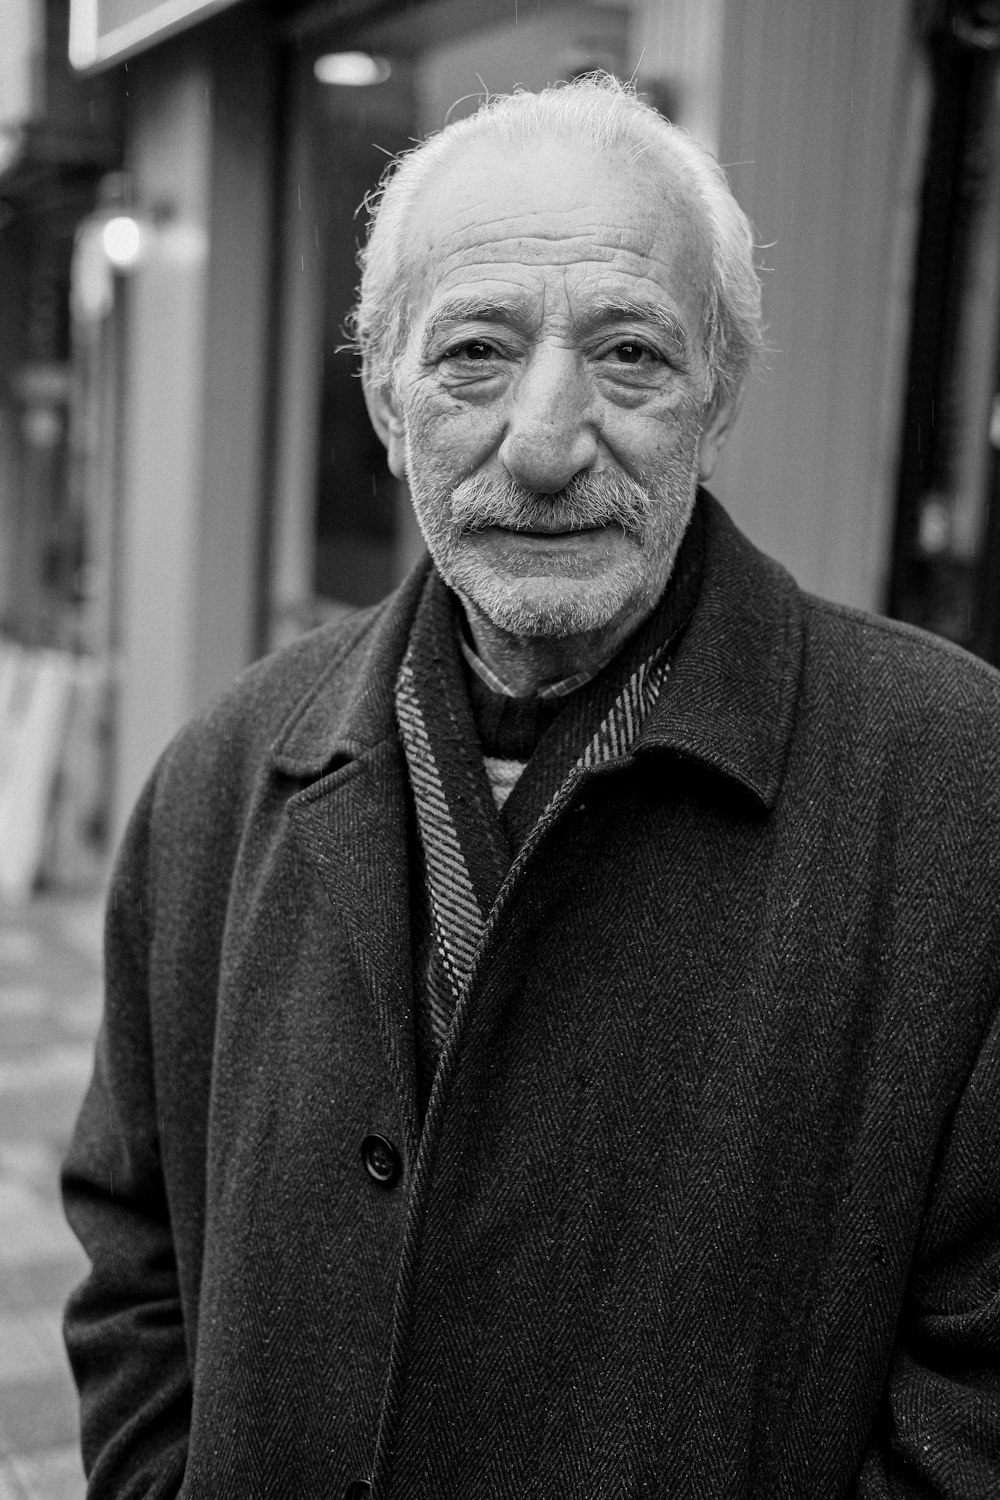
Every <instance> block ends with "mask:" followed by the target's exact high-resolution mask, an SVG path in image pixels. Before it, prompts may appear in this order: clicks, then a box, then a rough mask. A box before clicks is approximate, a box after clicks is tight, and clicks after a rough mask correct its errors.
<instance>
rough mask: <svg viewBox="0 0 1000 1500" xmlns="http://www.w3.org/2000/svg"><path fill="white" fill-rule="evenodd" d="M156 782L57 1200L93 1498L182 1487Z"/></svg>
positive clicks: (127, 874) (182, 1411)
mask: <svg viewBox="0 0 1000 1500" xmlns="http://www.w3.org/2000/svg"><path fill="white" fill-rule="evenodd" d="M152 800H153V784H152V783H151V784H150V786H149V787H147V789H146V792H145V793H144V795H143V798H142V799H141V801H140V803H139V805H138V807H137V808H136V811H135V814H134V815H133V818H132V822H131V824H130V826H129V831H128V833H127V834H126V838H125V841H124V843H123V846H122V851H121V854H120V855H119V859H118V862H117V865H116V870H115V874H114V878H113V881H112V885H111V890H110V894H109V898H108V910H107V917H106V926H105V1007H104V1017H103V1020H102V1024H101V1030H100V1033H99V1036H98V1041H97V1049H96V1058H95V1065H94V1073H93V1078H92V1080H91V1083H90V1087H89V1089H88V1092H87V1095H86V1097H85V1099H84V1103H83V1106H82V1109H81V1112H80V1116H79V1119H78V1121H77V1125H76V1130H75V1133H74V1136H73V1140H72V1143H71V1146H70V1149H69V1153H68V1156H67V1158H66V1161H65V1164H64V1167H63V1177H62V1186H63V1201H64V1205H65V1209H66V1215H67V1218H68V1219H69V1222H70V1225H71V1227H72V1228H73V1230H74V1232H75V1233H76V1235H77V1237H78V1238H79V1240H80V1242H81V1244H82V1245H83V1247H84V1249H85V1250H86V1252H87V1254H88V1256H89V1257H90V1261H91V1269H90V1272H89V1274H88V1276H87V1278H86V1280H85V1281H84V1282H83V1283H82V1285H81V1286H80V1287H79V1288H77V1290H76V1291H75V1292H74V1293H73V1295H72V1297H71V1298H70V1301H69V1304H68V1306H67V1310H66V1318H65V1337H66V1345H67V1350H68V1353H69V1358H70V1363H71V1365H72V1368H73V1374H74V1377H75V1379H76V1382H77V1386H78V1388H79V1392H80V1418H81V1441H82V1447H83V1460H84V1467H85V1469H86V1471H87V1476H88V1480H89V1489H88V1494H91V1495H100V1496H101V1497H102V1500H125V1497H133V1496H140V1495H141V1496H143V1497H144V1500H165V1497H168V1496H175V1495H176V1494H177V1493H178V1491H179V1490H180V1487H181V1484H182V1481H183V1477H184V1467H185V1461H186V1455H187V1442H188V1429H189V1425H190V1410H191V1382H190V1373H189V1361H188V1354H187V1349H186V1345H185V1333H184V1326H183V1318H182V1312H181V1300H180V1295H179V1288H178V1276H177V1263H176V1257H175V1250H174V1243H173V1238H172V1235H171V1226H170V1215H169V1211H168V1205H167V1199H166V1192H165V1188H164V1181H163V1174H162V1172H161V1166H160V1150H159V1142H158V1136H157V1126H156V1120H157V1110H156V1098H155V1089H154V1081H153V1060H152V1047H151V1041H150V1027H149V1014H148V1007H147V970H148V951H149V934H150V928H151V924H152V913H151V909H150V898H149V892H148V890H147V884H148V881H147V867H148V861H147V850H148V837H149V836H148V827H149V814H150V807H151V804H152Z"/></svg>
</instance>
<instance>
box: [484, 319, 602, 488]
mask: <svg viewBox="0 0 1000 1500" xmlns="http://www.w3.org/2000/svg"><path fill="white" fill-rule="evenodd" d="M499 457H500V461H501V463H502V464H503V465H504V467H505V468H506V470H507V472H508V473H509V474H510V476H511V478H512V479H515V480H516V481H517V482H518V483H519V484H521V485H523V486H524V488H525V489H528V490H532V491H534V492H535V493H536V494H541V495H551V494H554V493H555V492H556V490H561V489H562V488H563V486H564V485H566V484H568V483H569V481H570V480H571V479H572V478H573V476H574V475H575V474H579V473H580V472H581V470H585V469H592V468H593V467H594V465H595V464H596V462H597V429H596V424H595V422H594V420H593V411H592V394H591V391H590V389H589V384H588V382H587V379H586V375H585V373H584V371H583V370H581V368H580V364H579V361H578V357H577V355H576V354H575V353H574V352H573V351H572V350H570V349H554V348H547V349H538V350H536V351H535V352H534V353H533V354H532V356H531V358H530V360H529V361H528V363H527V365H526V366H525V367H524V369H523V370H522V371H521V373H520V375H519V378H518V380H517V383H516V385H515V386H514V389H513V392H512V394H511V405H510V409H509V414H508V419H507V430H506V432H505V434H504V438H503V442H502V443H501V445H500V453H499Z"/></svg>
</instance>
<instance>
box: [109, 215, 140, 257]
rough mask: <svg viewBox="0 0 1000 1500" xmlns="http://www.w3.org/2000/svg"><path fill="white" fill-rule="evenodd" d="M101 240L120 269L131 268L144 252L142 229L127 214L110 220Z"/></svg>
mask: <svg viewBox="0 0 1000 1500" xmlns="http://www.w3.org/2000/svg"><path fill="white" fill-rule="evenodd" d="M101 242H102V243H103V245H104V253H105V255H106V256H107V257H108V260H109V261H110V262H111V264H112V265H113V266H117V267H118V269H119V270H120V271H128V270H131V268H132V267H133V266H134V265H135V263H136V261H137V260H138V259H139V256H140V255H141V254H142V230H141V229H140V227H139V224H138V222H137V221H136V220H135V219H133V218H130V217H129V216H128V215H127V214H122V215H120V216H119V217H118V218H116V219H109V220H108V222H107V223H106V224H105V226H104V232H103V234H102V235H101Z"/></svg>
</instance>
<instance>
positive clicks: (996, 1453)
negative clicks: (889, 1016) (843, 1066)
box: [856, 1019, 1000, 1500]
mask: <svg viewBox="0 0 1000 1500" xmlns="http://www.w3.org/2000/svg"><path fill="white" fill-rule="evenodd" d="M856 1494H857V1500H903V1497H906V1500H917V1497H920V1500H992V1497H996V1496H1000V1019H998V1020H996V1021H995V1022H994V1025H993V1028H992V1030H991V1032H990V1033H989V1034H988V1036H987V1039H986V1041H985V1044H984V1045H983V1047H982V1049H981V1051H980V1054H979V1058H978V1062H977V1065H976V1067H975V1069H974V1071H973V1073H972V1075H971V1077H970V1079H969V1081H968V1083H967V1085H966V1088H965V1091H964V1093H963V1095H962V1098H961V1100H960V1103H959V1105H958V1108H957V1110H956V1112H955V1114H954V1117H953V1120H952V1124H951V1128H950V1130H949V1132H948V1136H947V1139H946V1141H945V1143H944V1145H943V1148H942V1150H941V1152H940V1154H939V1161H938V1164H937V1169H936V1172H935V1175H934V1182H933V1189H932V1194H931V1197H930V1201H929V1204H928V1209H927V1212H926V1215H925V1219H924V1224H923V1228H922V1232H921V1237H920V1243H919V1246H918V1251H917V1255H916V1257H915V1260H914V1267H913V1271H912V1274H911V1277H910V1285H909V1289H908V1294H907V1301H906V1306H905V1307H904V1311H903V1316H902V1319H901V1321H900V1329H899V1335H898V1339H897V1346H896V1351H895V1354H894V1358H893V1361H892V1364H891V1366H890V1369H889V1374H888V1379H887V1382H886V1388H885V1393H884V1398H883V1402H882V1410H881V1412H880V1414H879V1421H878V1424H877V1427H876V1431H875V1432H874V1434H873V1436H872V1440H871V1443H870V1445H869V1449H868V1452H867V1454H866V1457H865V1461H864V1464H863V1466H862V1469H861V1474H860V1478H859V1482H858V1486H857V1492H856Z"/></svg>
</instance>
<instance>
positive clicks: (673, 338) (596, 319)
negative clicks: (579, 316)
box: [587, 298, 691, 363]
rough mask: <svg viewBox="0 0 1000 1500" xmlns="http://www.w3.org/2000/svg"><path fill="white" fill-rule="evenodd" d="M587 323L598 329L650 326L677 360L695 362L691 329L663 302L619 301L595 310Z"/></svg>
mask: <svg viewBox="0 0 1000 1500" xmlns="http://www.w3.org/2000/svg"><path fill="white" fill-rule="evenodd" d="M587 322H588V323H589V324H591V325H592V326H593V327H595V328H599V327H601V326H603V325H604V324H606V323H631V322H639V323H646V324H649V325H650V326H651V327H653V328H655V329H656V330H657V331H658V332H659V333H661V334H662V335H663V337H664V338H665V339H666V341H667V343H668V344H669V345H670V353H671V355H672V356H673V358H675V359H677V360H680V361H681V362H684V363H686V362H687V361H689V360H690V359H691V341H690V339H689V337H688V331H687V329H686V328H685V326H684V324H683V322H682V321H681V319H680V318H679V317H678V316H677V314H676V313H672V312H671V311H670V309H669V308H666V307H662V306H661V305H660V303H659V302H647V301H645V300H643V299H638V300H633V299H632V298H618V299H616V300H615V301H614V302H613V303H608V304H607V305H605V306H603V307H598V308H595V309H594V311H593V312H592V313H591V315H590V317H589V318H588V319H587Z"/></svg>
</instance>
